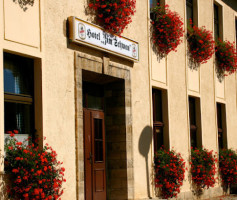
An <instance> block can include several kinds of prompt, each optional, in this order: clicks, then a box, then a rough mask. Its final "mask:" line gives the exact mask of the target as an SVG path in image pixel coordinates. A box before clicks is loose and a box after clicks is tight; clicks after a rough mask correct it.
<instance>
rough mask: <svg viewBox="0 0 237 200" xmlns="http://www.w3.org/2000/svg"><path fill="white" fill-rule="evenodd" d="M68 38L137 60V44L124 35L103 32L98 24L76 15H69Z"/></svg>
mask: <svg viewBox="0 0 237 200" xmlns="http://www.w3.org/2000/svg"><path fill="white" fill-rule="evenodd" d="M69 39H71V40H72V42H75V43H79V44H83V45H87V46H90V47H93V48H96V49H99V50H102V51H106V52H109V53H112V54H115V55H118V56H122V57H126V58H127V59H130V60H135V61H138V59H139V45H138V43H137V42H135V41H132V40H130V39H127V38H125V37H121V36H117V35H113V34H110V33H107V32H105V31H104V30H103V29H102V28H100V27H99V26H96V25H94V24H90V23H88V22H85V21H83V20H81V19H78V18H76V17H69Z"/></svg>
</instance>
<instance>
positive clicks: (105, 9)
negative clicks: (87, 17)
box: [89, 0, 136, 35]
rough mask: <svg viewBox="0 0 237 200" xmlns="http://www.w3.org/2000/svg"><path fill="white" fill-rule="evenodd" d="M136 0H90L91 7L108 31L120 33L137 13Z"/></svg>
mask: <svg viewBox="0 0 237 200" xmlns="http://www.w3.org/2000/svg"><path fill="white" fill-rule="evenodd" d="M135 7H136V0H113V3H111V1H105V0H90V3H89V8H91V9H92V10H93V11H94V13H95V14H96V16H97V20H98V22H99V24H100V25H101V26H102V27H103V28H104V29H105V30H106V31H108V32H110V33H113V34H118V35H120V34H121V33H122V32H123V30H124V29H125V28H126V27H127V25H128V24H129V23H131V22H132V19H131V16H132V15H134V13H135Z"/></svg>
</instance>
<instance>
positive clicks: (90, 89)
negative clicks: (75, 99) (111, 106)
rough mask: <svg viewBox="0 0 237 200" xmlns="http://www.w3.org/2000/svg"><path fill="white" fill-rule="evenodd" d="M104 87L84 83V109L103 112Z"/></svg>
mask: <svg viewBox="0 0 237 200" xmlns="http://www.w3.org/2000/svg"><path fill="white" fill-rule="evenodd" d="M103 97H104V87H103V86H102V85H98V84H94V83H89V82H83V106H84V108H90V109H96V110H103V107H104V105H103V103H104V102H103Z"/></svg>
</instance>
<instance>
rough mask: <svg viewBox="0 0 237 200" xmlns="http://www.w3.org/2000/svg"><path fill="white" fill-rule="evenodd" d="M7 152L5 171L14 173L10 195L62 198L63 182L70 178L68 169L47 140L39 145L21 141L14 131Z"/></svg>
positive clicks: (25, 198)
mask: <svg viewBox="0 0 237 200" xmlns="http://www.w3.org/2000/svg"><path fill="white" fill-rule="evenodd" d="M15 133H16V132H15ZM29 142H30V141H29ZM5 154H6V157H5V171H6V173H7V174H10V181H9V185H8V187H7V192H8V195H9V197H10V198H13V199H22V200H36V199H41V200H56V199H60V198H59V197H60V196H61V195H62V194H63V190H62V189H61V187H62V183H63V182H65V181H66V180H65V179H64V178H63V176H64V171H65V169H64V168H63V167H61V164H62V163H61V162H59V161H57V158H56V157H57V154H56V152H55V151H54V150H53V149H52V148H51V147H49V146H48V145H47V144H46V146H44V147H43V149H39V147H38V146H35V145H34V144H33V143H32V144H30V145H26V144H25V143H24V142H23V143H22V142H18V141H17V140H16V139H15V138H14V136H13V135H12V136H11V138H10V139H9V140H8V141H7V143H6V145H5Z"/></svg>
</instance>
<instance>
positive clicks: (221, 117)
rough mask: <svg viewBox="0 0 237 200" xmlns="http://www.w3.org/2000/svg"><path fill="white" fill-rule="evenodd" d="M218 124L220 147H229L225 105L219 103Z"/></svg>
mask: <svg viewBox="0 0 237 200" xmlns="http://www.w3.org/2000/svg"><path fill="white" fill-rule="evenodd" d="M217 125H218V146H219V149H223V148H227V137H226V123H225V105H224V104H220V103H217Z"/></svg>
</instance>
